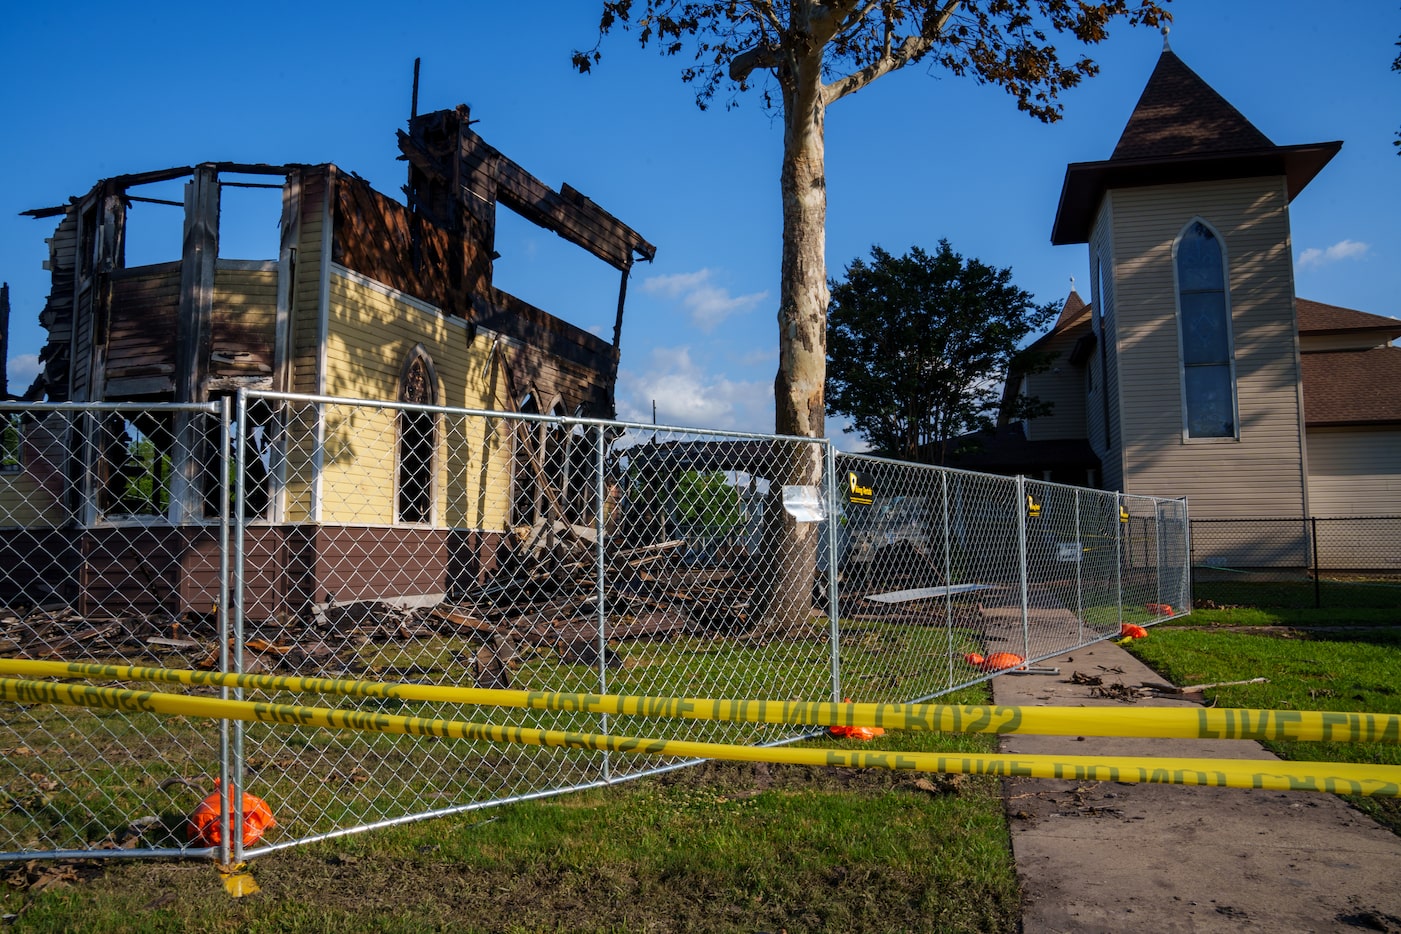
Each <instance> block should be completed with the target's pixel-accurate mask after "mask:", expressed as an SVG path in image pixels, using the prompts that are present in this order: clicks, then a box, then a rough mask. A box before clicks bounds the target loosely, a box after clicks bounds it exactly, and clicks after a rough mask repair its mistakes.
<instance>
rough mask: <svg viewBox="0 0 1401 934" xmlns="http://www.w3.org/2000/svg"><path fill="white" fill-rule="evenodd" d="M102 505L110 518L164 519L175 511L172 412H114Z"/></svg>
mask: <svg viewBox="0 0 1401 934" xmlns="http://www.w3.org/2000/svg"><path fill="white" fill-rule="evenodd" d="M102 424H103V429H102V433H101V434H102V445H101V451H102V463H101V469H100V470H99V477H100V478H101V489H100V493H99V497H98V505H99V508H100V509H101V511H102V515H103V516H104V517H106V518H108V519H124V518H153V517H160V518H164V517H165V516H166V515H167V514H168V511H169V509H170V479H171V467H172V459H171V449H172V447H173V443H174V437H173V435H172V431H171V420H170V415H169V413H158V412H136V413H130V414H124V413H120V412H118V413H112V415H111V416H110V417H109V418H107V419H106V420H105V421H104V422H103V423H102Z"/></svg>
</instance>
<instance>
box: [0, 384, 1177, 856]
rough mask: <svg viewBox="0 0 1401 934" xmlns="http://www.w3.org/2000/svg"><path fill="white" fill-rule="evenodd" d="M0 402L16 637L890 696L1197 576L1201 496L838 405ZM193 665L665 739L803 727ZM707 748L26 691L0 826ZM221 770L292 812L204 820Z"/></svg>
mask: <svg viewBox="0 0 1401 934" xmlns="http://www.w3.org/2000/svg"><path fill="white" fill-rule="evenodd" d="M0 413H3V414H4V415H5V421H4V427H5V435H4V445H5V446H4V455H5V458H6V460H5V461H4V468H5V472H4V473H3V474H0V548H3V549H4V555H3V561H0V607H3V609H0V613H3V624H4V631H3V639H4V643H3V652H0V654H3V655H5V656H9V657H14V658H33V659H51V660H63V661H70V662H76V661H92V662H102V663H108V664H135V665H153V666H159V667H164V668H170V669H195V670H201V669H202V670H206V671H210V672H232V673H244V674H259V673H264V674H279V675H306V676H314V677H324V678H346V679H360V680H366V681H374V682H412V683H418V684H430V685H444V686H466V687H485V688H504V687H510V688H515V689H524V690H529V691H547V692H561V693H565V694H625V695H644V696H651V697H664V698H671V697H719V698H773V699H780V700H802V701H833V700H841V699H843V698H850V699H852V700H856V701H890V702H899V701H918V700H926V699H930V698H933V697H937V696H939V695H942V694H945V693H948V692H950V691H952V690H954V689H956V688H959V687H961V686H965V685H968V684H972V683H974V682H977V681H980V680H983V679H986V678H989V677H992V676H993V675H994V674H995V673H996V672H997V671H999V670H1002V669H1004V668H1005V667H1006V666H1007V665H1009V664H1011V665H1016V664H1022V663H1027V664H1034V663H1035V662H1037V661H1039V660H1043V659H1045V658H1049V657H1052V656H1054V655H1057V654H1060V653H1062V652H1064V651H1067V650H1069V649H1073V648H1075V647H1078V646H1081V645H1084V644H1087V643H1090V642H1094V641H1097V640H1101V639H1104V638H1107V637H1110V636H1115V635H1117V634H1118V633H1119V630H1120V625H1121V624H1122V623H1123V622H1139V623H1143V622H1151V621H1152V620H1153V619H1155V618H1159V617H1162V616H1164V615H1173V614H1176V613H1181V612H1185V611H1186V605H1187V597H1188V593H1187V589H1188V580H1189V570H1190V569H1189V566H1188V561H1187V554H1188V545H1187V508H1186V503H1185V502H1184V501H1181V500H1161V499H1153V498H1149V497H1139V496H1125V495H1117V494H1114V493H1106V492H1103V491H1096V490H1088V489H1078V488H1074V487H1067V486H1061V485H1057V484H1051V483H1043V482H1039V481H1033V480H1026V479H1023V478H1007V477H995V476H987V475H980V474H974V473H967V472H962V471H955V470H947V469H942V468H935V467H930V466H924V465H915V464H907V463H898V462H894V461H888V460H882V459H877V458H872V457H867V456H861V455H852V454H842V453H838V452H836V451H835V450H834V449H833V448H832V446H831V445H830V443H828V442H826V441H822V440H808V439H800V438H784V437H774V436H759V435H743V434H736V433H728V432H717V431H701V430H690V429H675V428H658V427H655V426H645V425H636V424H627V423H619V422H603V421H596V420H589V419H578V418H562V417H546V416H536V415H527V414H505V413H497V412H481V411H473V410H464V409H452V408H439V407H427V406H415V405H406V404H401V405H395V404H388V403H368V402H361V401H354V400H344V399H329V398H321V397H307V396H292V395H284V394H274V393H252V392H242V393H240V394H239V395H238V396H237V397H236V398H231V399H227V400H223V401H221V402H220V403H217V404H211V405H202V406H185V407H181V406H169V405H163V406H144V407H142V406H132V405H87V406H76V405H6V406H4V407H0ZM127 686H139V687H141V688H142V689H154V690H164V691H172V690H176V689H175V688H172V687H171V686H170V685H164V686H161V685H152V684H147V683H140V684H136V683H128V685H127ZM184 690H185V691H186V692H187V693H190V694H194V695H201V694H202V695H205V696H222V697H229V698H243V699H246V700H254V701H260V702H265V703H270V704H279V705H285V704H304V705H318V706H336V707H339V708H341V709H349V710H355V711H359V712H362V713H366V714H395V715H405V716H417V717H428V718H443V719H451V720H472V721H476V722H483V721H486V722H491V723H493V724H501V725H507V726H516V727H526V728H539V729H549V730H565V731H574V732H577V733H609V734H614V735H622V736H636V737H649V738H660V739H668V738H677V739H682V738H684V739H688V740H698V741H708V742H718V743H731V744H745V745H754V744H775V743H784V742H790V741H793V740H795V739H800V738H802V737H804V736H806V735H811V734H810V728H807V729H804V728H799V727H795V726H781V725H766V724H741V723H725V722H719V721H710V720H686V721H678V720H673V719H669V718H665V717H661V716H657V717H652V716H640V715H639V716H621V715H614V716H597V715H585V714H580V713H577V712H570V711H558V710H554V711H542V710H526V709H517V708H494V707H493V708H472V707H463V706H461V705H453V704H446V703H430V702H418V701H404V700H399V699H385V698H374V697H363V696H316V695H306V694H293V693H290V692H277V691H264V690H255V689H253V688H251V687H245V688H199V687H196V688H186V689H184ZM685 764H687V760H681V759H678V758H675V757H663V756H656V755H631V754H616V753H606V752H598V751H593V750H589V749H583V748H556V747H544V746H533V745H517V744H494V743H489V742H485V741H465V740H463V741H458V740H454V741H443V740H434V739H431V738H424V737H416V736H406V735H392V734H386V733H361V732H348V731H347V732H338V731H330V730H323V729H317V728H312V727H306V726H300V725H295V724H287V723H264V722H257V723H245V722H242V721H236V720H235V721H225V720H208V719H200V718H195V717H182V716H176V717H169V716H167V717H161V716H157V715H155V714H149V713H131V712H127V711H113V710H106V709H84V708H75V707H62V706H56V705H48V704H10V705H7V706H6V708H5V718H4V727H3V735H0V782H3V787H4V789H5V793H6V795H7V797H8V809H7V810H6V811H5V812H4V815H3V817H2V818H0V850H3V851H4V852H3V853H0V858H19V857H24V858H32V857H35V856H56V855H74V854H79V853H81V854H83V855H102V854H108V855H127V856H136V855H153V856H154V855H161V856H173V855H187V856H188V855H201V856H214V857H216V858H219V859H221V860H225V861H227V860H229V859H235V860H237V859H243V858H246V857H251V856H256V855H259V854H261V853H265V852H268V851H271V850H275V849H279V848H282V847H287V846H292V845H296V844H299V843H305V842H308V841H311V840H316V839H323V838H326V837H333V836H338V835H342V834H346V833H352V832H356V831H361V830H366V829H370V828H374V827H383V826H388V825H392V824H396V823H401V822H406V821H411V820H419V819H423V818H426V817H431V816H437V815H444V814H450V813H456V812H461V811H465V810H470V809H474V808H480V807H484V806H487V805H492V804H499V803H504V802H509V801H515V800H522V799H526V798H532V797H538V796H542V795H548V794H556V793H560V792H563V791H568V790H574V789H581V788H587V787H593V786H598V785H602V784H606V783H609V782H614V781H618V780H622V779H627V778H632V777H637V776H641V775H647V774H654V773H656V772H658V771H660V770H666V769H671V768H676V767H680V766H682V765H685ZM216 778H219V779H221V780H222V784H223V787H224V788H226V789H234V788H237V789H238V790H240V791H242V792H244V793H247V794H252V795H257V796H258V797H259V798H262V799H263V800H265V801H266V802H267V803H268V805H269V806H270V807H271V810H272V812H273V814H274V816H275V818H276V822H277V823H276V826H275V827H274V828H272V829H270V830H269V832H268V833H267V835H266V836H265V837H263V838H262V839H261V840H259V841H257V842H256V843H254V842H253V841H251V840H250V841H249V845H247V846H244V841H243V840H242V839H241V838H240V835H239V834H238V833H234V834H232V837H233V839H232V840H228V839H227V838H225V839H224V841H223V842H222V844H221V846H220V847H219V848H216V847H212V846H211V845H210V842H209V841H208V840H207V839H197V838H193V839H192V837H191V835H190V834H189V832H188V827H189V821H188V818H189V815H190V814H191V812H192V811H193V810H194V809H195V808H196V806H197V805H198V804H199V802H200V801H201V799H204V798H205V797H206V796H207V795H210V794H211V793H216V792H215V784H214V780H215V779H216ZM216 794H217V793H216ZM223 797H224V798H225V799H228V798H230V797H232V796H231V795H230V796H223ZM215 800H219V799H218V798H217V797H216V798H215ZM234 803H235V804H237V801H235V802H234ZM246 806H247V802H246V800H245V807H246ZM235 826H237V824H236V822H235Z"/></svg>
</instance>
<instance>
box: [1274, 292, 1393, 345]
mask: <svg viewBox="0 0 1401 934" xmlns="http://www.w3.org/2000/svg"><path fill="white" fill-rule="evenodd" d="M1294 306H1295V308H1297V309H1298V312H1299V333H1300V334H1336V333H1339V332H1344V331H1387V332H1392V339H1395V338H1397V337H1401V320H1398V319H1396V318H1387V317H1384V316H1382V315H1374V314H1371V313H1369V312H1366V311H1354V310H1353V309H1351V308H1341V307H1339V306H1338V305H1325V304H1324V303H1323V302H1314V301H1310V300H1309V299H1307V298H1296V299H1295V300H1294Z"/></svg>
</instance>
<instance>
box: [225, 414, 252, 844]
mask: <svg viewBox="0 0 1401 934" xmlns="http://www.w3.org/2000/svg"><path fill="white" fill-rule="evenodd" d="M235 416H236V418H237V422H236V425H237V428H236V429H235V432H234V439H235V444H234V447H233V458H234V470H233V489H232V490H229V489H224V490H223V491H222V495H221V496H220V500H221V504H220V507H219V515H220V522H221V523H228V522H229V518H228V517H229V513H230V511H231V510H230V502H231V501H232V502H234V503H237V504H238V515H237V519H236V521H237V523H238V527H237V529H236V530H235V532H234V536H233V580H232V581H231V582H230V583H231V584H232V586H230V587H229V588H228V590H227V593H226V592H225V588H224V585H223V582H222V581H221V584H220V588H219V591H220V595H221V596H222V597H224V598H225V599H224V600H223V603H222V605H221V606H220V607H219V670H220V671H221V672H224V673H226V674H227V673H228V672H230V671H237V672H238V673H240V674H242V673H243V606H244V598H245V597H246V596H247V595H246V594H245V593H244V576H243V573H244V571H243V560H244V541H243V536H244V530H245V526H246V524H247V518H248V516H247V512H248V510H247V509H246V508H245V507H244V497H245V495H246V492H245V490H244V483H245V481H246V479H247V477H246V471H247V467H248V463H247V461H248V443H247V442H248V390H247V389H239V391H238V410H237V412H236V413H235ZM222 427H223V431H222V437H221V439H220V445H221V447H222V448H223V451H224V455H225V456H226V457H227V455H228V453H229V413H228V400H227V399H225V400H224V411H223V426H222ZM224 464H227V461H224ZM228 476H229V471H228V469H227V467H224V466H222V465H221V469H220V480H221V481H223V482H221V483H220V486H221V487H226V486H227V483H228V480H227V479H226V478H227V477H228ZM225 555H227V550H226V551H225ZM227 560H228V559H227V557H226V556H225V557H221V559H220V561H221V564H225V563H227ZM221 576H222V568H221ZM230 603H231V604H232V610H233V615H232V616H230V615H229V609H230V606H229V604H230ZM231 644H232V653H231V652H230V647H231ZM231 654H232V657H230V655H231ZM231 666H232V667H231ZM220 696H222V697H223V698H224V699H226V700H227V699H228V696H229V689H228V688H221V689H220ZM233 696H234V699H235V700H243V688H241V687H238V688H234V691H233ZM230 732H232V735H230ZM219 735H220V738H221V740H222V742H221V744H220V745H221V748H222V750H223V752H221V754H220V758H221V760H223V761H221V762H220V763H219V775H220V780H219V787H220V788H221V789H223V791H222V793H221V794H220V799H221V800H220V801H219V829H220V843H219V859H220V860H221V861H222V862H223V863H224V864H225V865H231V864H237V863H241V862H243V833H242V832H241V831H242V827H243V780H242V779H243V721H241V720H235V721H233V722H232V723H230V722H229V721H228V720H221V721H220V723H219ZM230 804H232V807H233V813H232V814H229V808H230ZM225 817H228V819H229V823H228V824H225V823H224V818H225ZM235 827H237V828H239V830H240V832H238V833H234V831H233V828H235ZM230 847H232V857H231V856H230Z"/></svg>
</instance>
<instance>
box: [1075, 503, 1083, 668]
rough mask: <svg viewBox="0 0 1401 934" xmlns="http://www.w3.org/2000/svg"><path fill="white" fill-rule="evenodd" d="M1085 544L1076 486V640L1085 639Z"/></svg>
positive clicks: (1081, 640)
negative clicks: (1081, 530)
mask: <svg viewBox="0 0 1401 934" xmlns="http://www.w3.org/2000/svg"><path fill="white" fill-rule="evenodd" d="M1084 563H1085V545H1084V542H1082V541H1081V539H1080V488H1079V487H1076V488H1075V625H1076V626H1077V627H1078V628H1077V629H1076V630H1075V638H1076V641H1079V642H1084V641H1085V583H1084V574H1083V573H1082V571H1083V569H1084Z"/></svg>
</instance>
